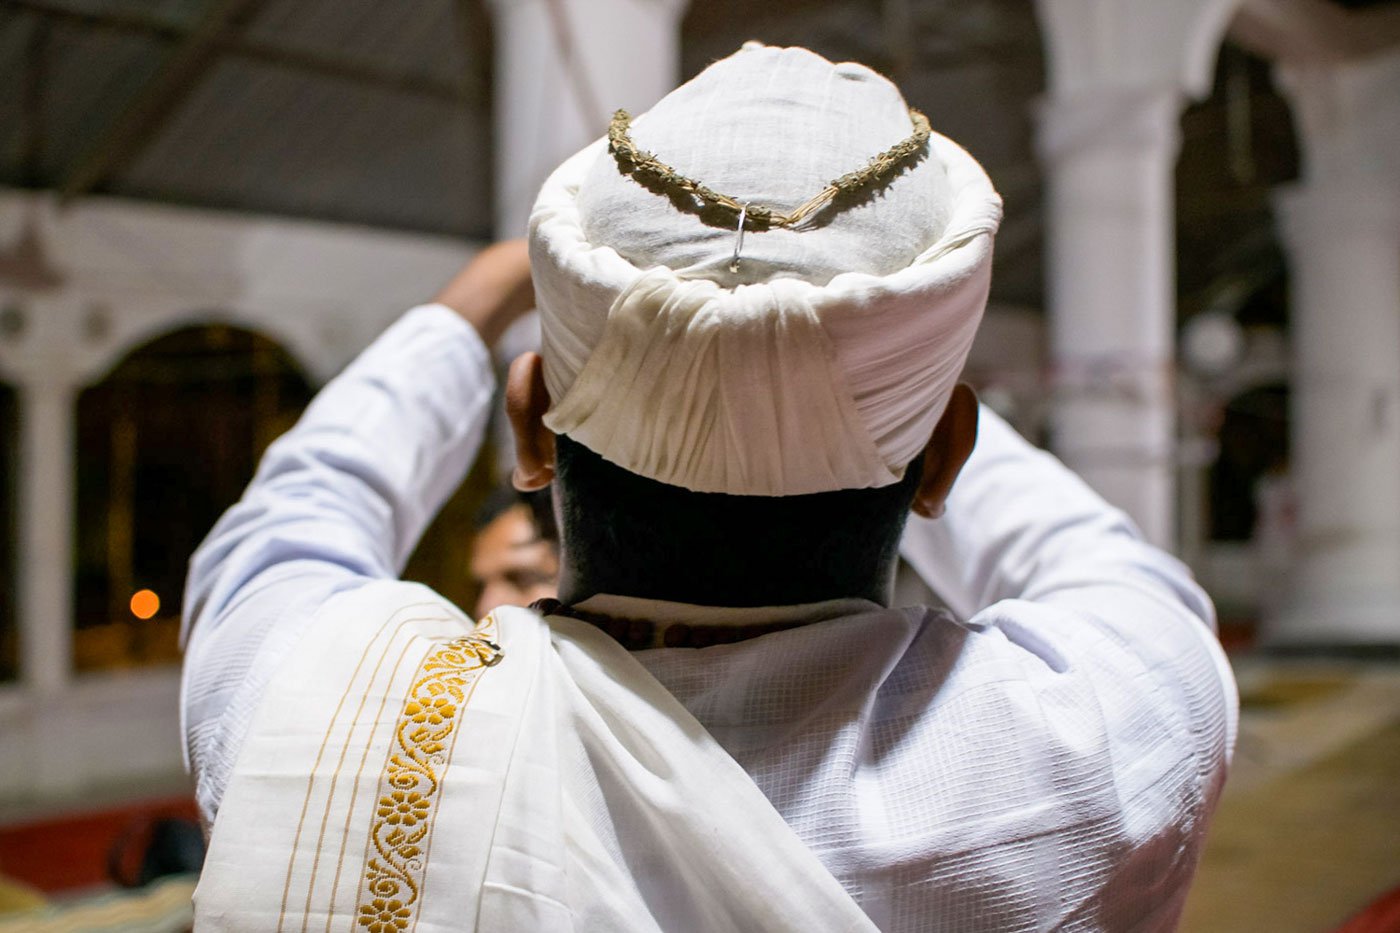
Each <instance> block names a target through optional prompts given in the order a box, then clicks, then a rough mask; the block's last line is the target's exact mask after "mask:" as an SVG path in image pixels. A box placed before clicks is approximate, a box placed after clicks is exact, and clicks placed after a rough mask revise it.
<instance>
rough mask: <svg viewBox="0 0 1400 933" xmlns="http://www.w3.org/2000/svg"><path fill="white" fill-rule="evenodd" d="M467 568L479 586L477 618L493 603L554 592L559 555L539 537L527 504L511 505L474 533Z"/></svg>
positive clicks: (522, 602)
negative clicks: (469, 564)
mask: <svg viewBox="0 0 1400 933" xmlns="http://www.w3.org/2000/svg"><path fill="white" fill-rule="evenodd" d="M470 571H471V575H472V578H473V579H474V580H475V581H476V582H477V585H478V586H480V587H481V596H480V597H478V599H477V601H476V613H475V614H476V617H477V618H478V619H479V618H481V617H482V616H484V615H486V613H488V612H490V611H491V610H492V609H495V608H496V607H497V606H528V605H529V604H530V603H532V602H534V601H535V600H537V599H542V598H544V597H549V596H554V595H555V593H556V589H557V587H556V581H557V580H558V577H559V556H558V554H557V553H556V552H555V550H554V545H552V544H551V543H550V542H548V541H546V540H545V539H543V538H541V537H540V534H539V531H538V530H537V529H536V528H535V523H534V521H533V520H532V519H531V517H530V510H529V508H528V507H526V506H525V505H513V506H511V507H510V508H508V509H506V510H505V511H504V512H502V513H501V514H500V515H498V516H496V517H495V518H494V519H492V520H491V522H490V524H488V525H487V526H486V527H485V528H483V529H481V533H480V534H478V535H477V537H476V545H475V547H473V548H472V559H471V566H470Z"/></svg>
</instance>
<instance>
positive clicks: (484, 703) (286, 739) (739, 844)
mask: <svg viewBox="0 0 1400 933" xmlns="http://www.w3.org/2000/svg"><path fill="white" fill-rule="evenodd" d="M300 645H301V647H299V648H298V649H297V650H296V651H294V652H293V655H292V657H291V659H290V660H289V661H288V662H287V663H286V664H285V666H284V667H283V668H282V669H281V670H280V671H279V672H278V674H277V676H276V678H275V679H274V681H273V683H272V685H271V687H270V689H269V691H268V693H267V695H266V696H265V698H264V701H263V703H262V705H261V707H260V708H259V711H258V713H257V717H256V719H255V721H254V725H253V728H252V730H251V732H250V734H249V736H248V738H247V740H246V742H245V744H244V746H243V748H242V750H241V751H240V754H239V758H238V762H237V765H236V767H235V769H234V775H233V778H232V780H231V782H230V785H229V787H228V790H227V792H226V794H225V797H224V800H223V804H222V806H221V808H220V810H219V815H218V819H217V823H216V827H215V830H216V831H215V832H214V834H213V838H212V844H211V847H210V851H209V855H208V858H207V861H206V864H205V869H204V872H203V875H202V877H201V879H200V884H199V889H198V891H197V892H196V895H195V903H196V926H197V929H200V930H233V929H238V930H247V929H258V930H267V931H274V930H283V931H286V930H297V931H301V930H316V931H321V930H326V929H335V930H351V929H355V930H366V929H367V930H370V931H371V933H397V931H399V930H418V931H422V933H446V931H449V930H451V931H458V930H464V929H479V930H492V931H496V930H530V931H573V930H578V931H623V933H627V931H648V933H654V931H661V930H772V931H783V930H791V931H809V930H818V929H819V930H850V931H857V930H859V931H872V930H874V929H875V928H874V926H873V925H872V924H871V923H870V921H869V920H868V919H867V918H866V916H865V914H864V913H862V912H861V910H860V908H859V907H858V906H857V905H856V903H855V902H854V901H853V900H852V899H851V897H850V896H849V895H848V894H847V893H846V892H845V891H844V890H843V888H842V887H841V885H840V884H839V883H838V882H837V881H836V880H835V879H834V878H833V877H832V876H831V874H830V873H829V872H828V871H827V870H826V869H825V868H824V867H823V866H822V864H821V862H820V861H819V860H818V859H817V857H816V856H815V855H814V854H813V853H812V852H811V851H810V850H809V849H808V848H807V847H806V846H805V845H803V843H802V842H801V841H800V840H799V839H798V838H797V836H796V835H795V834H794V833H793V831H792V830H791V829H790V828H789V827H788V825H787V824H786V823H785V822H784V821H783V819H782V817H781V816H780V815H779V814H778V813H777V811H775V810H774V809H773V807H772V805H771V804H770V803H769V802H768V800H767V798H766V797H764V795H763V793H762V792H761V791H760V790H759V789H758V788H757V787H756V786H755V785H754V783H753V781H752V780H751V779H749V777H748V776H747V775H746V774H745V773H744V771H743V769H742V768H741V767H740V766H739V765H738V764H737V763H735V762H734V760H733V759H732V758H730V757H729V755H728V754H727V753H726V752H724V751H723V749H721V748H720V746H719V745H718V744H717V743H716V742H715V741H714V739H713V738H712V737H711V736H710V735H709V733H708V732H706V731H705V729H704V728H703V727H702V726H701V725H700V724H699V723H698V722H696V721H695V719H694V718H693V717H692V716H691V715H690V714H689V713H688V712H686V710H685V709H684V708H683V707H682V706H681V705H680V703H679V702H677V701H676V700H675V699H674V698H673V697H672V696H671V695H670V694H669V693H667V692H666V690H665V689H664V688H663V687H661V685H660V684H658V683H657V682H656V680H655V679H654V678H653V677H652V676H651V675H650V674H649V673H647V672H646V670H645V669H644V668H643V667H642V666H641V665H640V664H639V663H638V662H637V661H636V660H635V659H634V658H632V657H631V656H630V655H629V654H628V653H627V652H626V651H624V650H623V649H622V648H621V647H620V646H619V645H618V644H617V643H615V642H613V641H611V640H609V639H608V638H607V636H606V635H604V634H603V633H601V632H600V631H598V630H597V629H595V628H593V627H591V626H589V625H586V624H584V623H581V622H575V621H573V620H570V619H549V620H547V621H546V620H545V619H542V618H541V617H540V616H538V615H537V614H535V613H533V612H531V611H529V610H524V609H510V608H505V609H501V610H498V611H497V612H496V613H494V614H493V615H491V616H488V617H487V619H485V620H483V622H482V623H481V624H479V625H477V626H475V627H473V626H472V625H471V624H470V623H469V622H467V621H466V620H465V619H463V618H462V617H461V615H460V614H459V613H458V612H457V610H456V609H455V608H454V607H452V606H451V605H450V604H449V603H448V602H447V601H446V600H443V599H442V598H441V597H439V596H437V595H436V594H434V593H432V592H431V591H429V590H427V589H425V588H422V587H418V586H413V585H409V584H401V583H379V584H374V585H372V586H371V587H369V588H368V589H366V590H362V591H357V592H356V593H355V594H353V596H352V597H349V598H340V599H335V600H332V601H331V602H330V603H328V604H327V605H326V607H325V609H324V611H323V612H322V613H321V614H320V616H319V617H318V619H317V620H316V622H315V623H313V625H312V626H311V628H310V630H308V632H307V633H306V634H305V636H304V638H303V640H302V641H301V642H300Z"/></svg>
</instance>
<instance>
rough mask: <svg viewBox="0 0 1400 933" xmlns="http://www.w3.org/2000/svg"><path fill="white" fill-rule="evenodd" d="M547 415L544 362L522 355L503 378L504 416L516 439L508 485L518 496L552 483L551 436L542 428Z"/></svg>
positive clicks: (547, 397) (547, 396)
mask: <svg viewBox="0 0 1400 933" xmlns="http://www.w3.org/2000/svg"><path fill="white" fill-rule="evenodd" d="M547 411H549V390H548V389H546V388H545V385H544V360H543V359H541V358H540V355H539V354H538V353H522V354H520V355H519V356H518V357H516V358H515V362H514V363H511V364H510V373H509V375H507V376H506V414H507V415H508V416H509V417H510V428H511V432H512V433H513V434H514V435H515V472H514V473H513V474H512V475H511V483H512V484H514V486H515V488H516V489H519V490H520V491H521V492H534V491H535V490H537V489H543V488H545V487H546V486H548V485H549V484H550V483H551V482H553V481H554V432H553V431H551V430H549V428H547V427H545V426H544V415H545V412H547Z"/></svg>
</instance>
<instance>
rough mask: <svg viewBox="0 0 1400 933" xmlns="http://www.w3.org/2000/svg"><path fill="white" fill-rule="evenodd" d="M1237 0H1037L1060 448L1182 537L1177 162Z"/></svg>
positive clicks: (1109, 489)
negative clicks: (1194, 99)
mask: <svg viewBox="0 0 1400 933" xmlns="http://www.w3.org/2000/svg"><path fill="white" fill-rule="evenodd" d="M1233 6H1234V4H1233V2H1232V0H1173V2H1171V3H1162V2H1161V0H1037V3H1036V8H1037V12H1038V14H1039V16H1040V20H1041V24H1042V27H1043V31H1044V33H1045V36H1046V45H1047V53H1048V57H1049V66H1050V69H1049V71H1050V73H1049V81H1048V85H1049V91H1048V94H1047V96H1046V99H1045V100H1044V101H1043V103H1042V106H1041V111H1040V115H1039V116H1040V122H1039V148H1040V152H1041V157H1042V159H1043V161H1044V165H1045V173H1046V180H1047V187H1048V191H1049V194H1048V202H1047V205H1046V207H1047V210H1046V226H1047V232H1048V237H1049V254H1050V261H1049V263H1048V269H1049V282H1048V283H1047V286H1048V288H1047V297H1048V303H1049V328H1048V329H1049V333H1050V354H1051V371H1052V374H1053V379H1054V384H1055V389H1056V398H1055V406H1054V411H1053V414H1052V417H1051V433H1052V442H1053V445H1054V447H1055V449H1056V452H1057V453H1059V454H1060V456H1061V457H1062V458H1063V459H1064V460H1065V462H1066V463H1067V464H1069V466H1070V467H1071V468H1072V469H1074V470H1075V471H1076V472H1078V473H1079V474H1080V475H1081V476H1083V477H1084V479H1085V480H1086V481H1088V483H1089V484H1090V485H1091V486H1093V487H1094V488H1095V489H1097V490H1098V491H1099V492H1100V493H1102V494H1103V495H1104V497H1105V498H1107V499H1108V500H1109V501H1110V502H1112V503H1113V504H1115V505H1117V506H1119V507H1120V508H1122V509H1124V510H1125V511H1127V512H1128V514H1129V515H1131V516H1132V517H1133V519H1134V520H1136V522H1137V523H1138V525H1139V526H1140V527H1141V528H1142V529H1143V532H1144V533H1145V534H1146V535H1147V537H1148V538H1149V539H1150V540H1152V541H1153V542H1155V543H1157V544H1159V545H1161V546H1163V547H1167V548H1170V547H1172V546H1173V543H1174V540H1175V525H1176V506H1175V502H1176V500H1175V488H1176V483H1175V470H1176V457H1175V451H1176V443H1177V438H1176V400H1175V395H1174V378H1173V374H1174V371H1175V351H1174V342H1175V341H1174V334H1175V329H1176V267H1175V253H1176V245H1175V231H1176V213H1175V204H1174V190H1173V172H1174V167H1175V164H1176V158H1177V152H1178V149H1179V146H1180V133H1179V120H1180V115H1181V109H1182V107H1183V106H1184V104H1185V101H1186V99H1187V97H1188V95H1191V94H1195V95H1200V94H1204V93H1205V92H1206V91H1207V90H1208V89H1209V86H1210V79H1211V75H1212V73H1213V70H1214V64H1215V56H1216V52H1217V51H1218V48H1219V44H1220V39H1221V37H1222V35H1223V34H1224V31H1225V28H1226V26H1227V25H1228V21H1229V17H1230V13H1231V11H1232V9H1233Z"/></svg>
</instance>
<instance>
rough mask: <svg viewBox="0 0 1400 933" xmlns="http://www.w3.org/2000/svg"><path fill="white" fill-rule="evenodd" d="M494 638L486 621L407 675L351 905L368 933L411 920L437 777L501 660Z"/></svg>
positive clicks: (389, 932) (391, 930) (387, 931)
mask: <svg viewBox="0 0 1400 933" xmlns="http://www.w3.org/2000/svg"><path fill="white" fill-rule="evenodd" d="M495 632H496V619H495V617H494V616H491V615H488V616H487V617H486V618H484V619H482V620H481V622H480V623H478V624H477V626H476V628H475V629H473V630H472V632H471V634H469V635H463V636H461V637H458V638H454V639H452V640H450V641H446V642H442V643H441V644H439V645H438V647H436V648H434V649H432V650H430V651H429V652H428V653H427V655H426V656H425V657H424V658H423V663H422V664H420V665H419V667H418V670H417V671H416V672H415V673H414V679H413V686H412V687H410V688H409V691H408V694H407V696H405V698H404V705H403V709H402V710H401V711H400V712H399V717H398V720H397V722H396V724H395V726H394V738H393V740H392V742H391V743H390V746H389V756H388V760H387V761H386V762H385V763H384V770H383V772H382V773H381V774H380V778H379V795H378V800H377V802H376V804H375V808H374V812H373V815H372V816H371V820H370V834H369V845H368V846H367V849H366V855H367V858H366V860H365V870H364V876H363V877H362V879H361V884H360V894H359V899H358V902H357V903H356V905H355V915H356V919H357V920H358V922H359V925H360V926H361V927H364V928H365V929H366V930H367V931H368V933H399V931H402V930H408V929H411V928H412V927H413V925H414V923H415V921H416V920H417V915H418V908H419V904H420V901H421V896H422V891H423V876H424V874H425V873H426V872H427V869H428V855H427V852H428V843H429V841H430V840H429V837H430V835H431V833H432V826H433V816H434V813H435V811H436V807H437V802H438V792H439V790H440V788H441V779H442V778H441V772H442V769H444V768H445V767H446V765H447V762H448V761H449V760H450V759H451V757H452V746H453V744H455V741H456V729H457V722H458V714H459V713H460V712H461V711H462V710H463V709H465V708H466V704H467V701H468V700H469V699H470V698H471V694H472V691H473V690H474V689H475V687H476V683H477V680H478V679H479V678H480V677H481V672H482V671H484V670H486V668H488V667H494V666H495V665H496V664H499V663H500V661H501V658H502V653H501V649H500V646H499V645H497V644H495V643H494V641H493V640H492V639H493V638H494V637H495Z"/></svg>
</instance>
